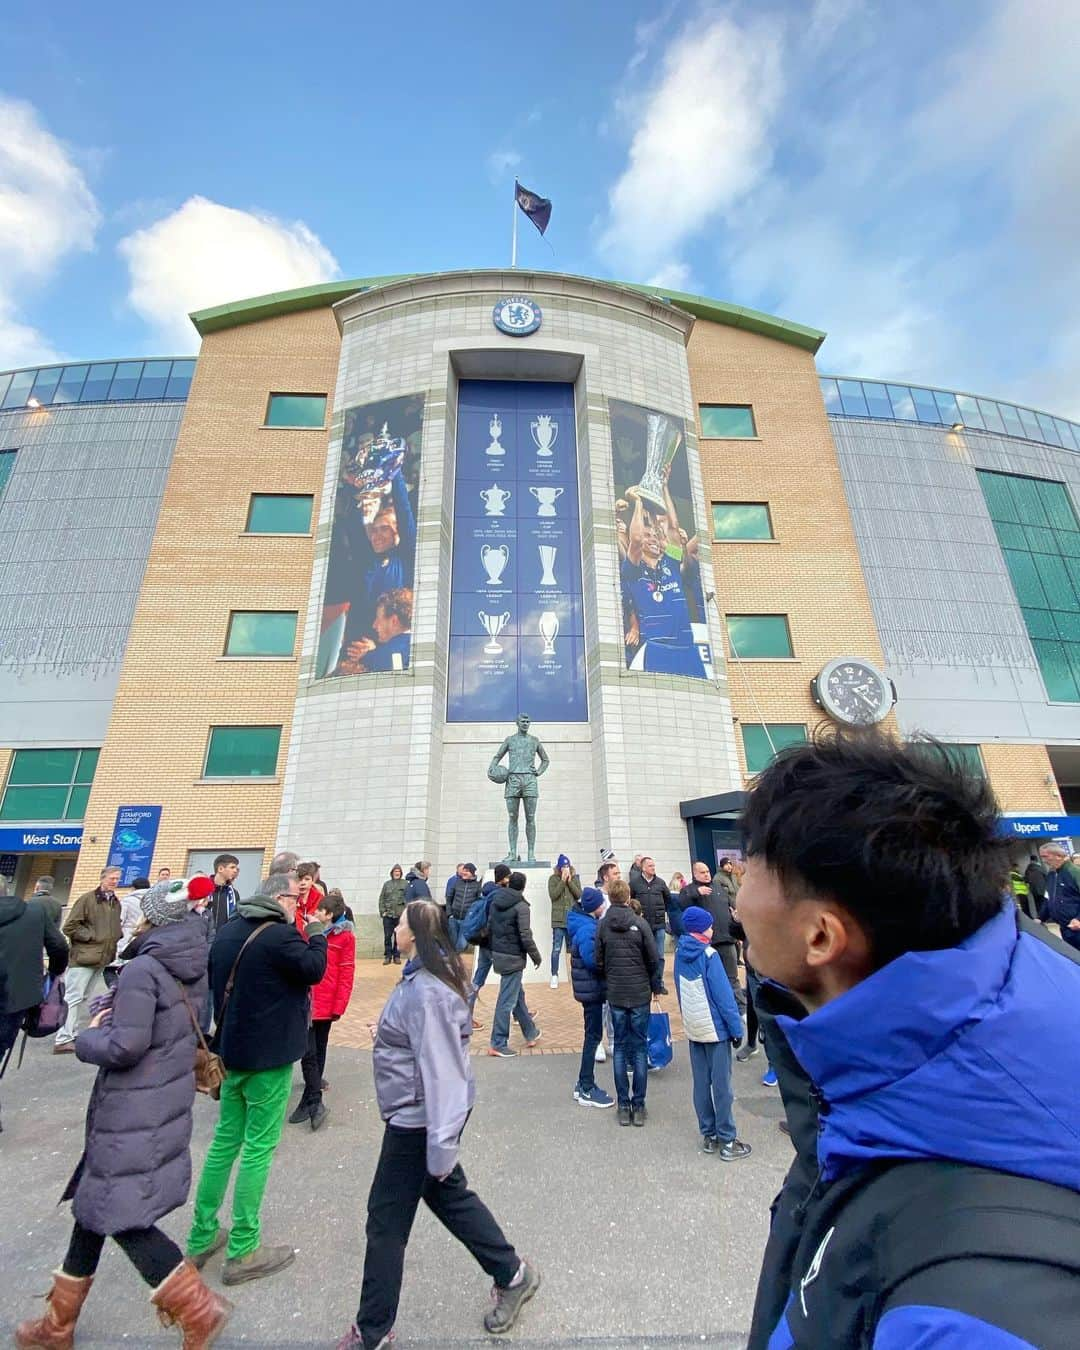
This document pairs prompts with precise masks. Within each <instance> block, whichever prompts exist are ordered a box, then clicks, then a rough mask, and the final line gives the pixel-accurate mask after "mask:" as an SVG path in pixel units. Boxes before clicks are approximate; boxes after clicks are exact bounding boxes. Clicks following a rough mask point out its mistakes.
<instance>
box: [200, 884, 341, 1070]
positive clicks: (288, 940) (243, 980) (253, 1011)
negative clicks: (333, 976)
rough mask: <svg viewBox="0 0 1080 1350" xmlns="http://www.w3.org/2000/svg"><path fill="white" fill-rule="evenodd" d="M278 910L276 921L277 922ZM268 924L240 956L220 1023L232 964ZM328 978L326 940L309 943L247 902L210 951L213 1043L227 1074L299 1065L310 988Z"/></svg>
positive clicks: (280, 915)
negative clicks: (263, 926)
mask: <svg viewBox="0 0 1080 1350" xmlns="http://www.w3.org/2000/svg"><path fill="white" fill-rule="evenodd" d="M275 909H276V910H277V915H278V917H275V916H274V912H273V911H274V910H275ZM267 919H270V920H271V923H270V926H269V927H268V928H266V929H265V930H264V931H263V932H261V933H260V934H259V936H258V937H257V938H256V939H255V940H254V942H252V944H251V946H250V947H248V949H247V951H246V952H245V953H244V955H243V958H242V959H241V961H240V964H239V966H238V967H237V970H236V982H235V984H234V985H233V991H232V994H231V995H230V997H229V1006H228V1008H227V1009H226V1011H225V1021H224V1025H223V1024H222V1020H221V1004H222V1000H223V998H224V994H225V985H226V982H227V981H228V978H229V971H230V970H232V967H233V962H234V961H235V960H236V958H237V956H238V955H239V954H240V948H241V947H242V946H243V945H244V942H245V940H246V939H247V938H248V937H250V935H251V934H252V933H253V932H254V931H255V929H256V928H258V926H259V924H260V923H264V922H265V921H266V920H267ZM325 974H326V938H325V937H323V936H322V934H313V935H312V936H311V937H309V938H308V939H307V940H306V941H305V939H304V938H302V937H301V936H300V933H299V931H298V930H297V928H296V925H295V924H292V923H289V922H288V920H287V919H286V918H285V914H284V911H282V910H281V909H280V908H278V906H276V905H273V903H272V902H271V903H270V904H268V905H266V906H265V907H263V906H259V907H258V908H257V907H256V905H255V904H254V903H253V902H251V901H245V902H243V903H242V905H241V913H240V914H239V915H238V916H237V917H236V918H235V919H232V920H230V921H229V922H228V923H227V924H226V925H225V927H224V928H219V929H218V935H217V937H216V938H215V939H214V945H213V946H212V947H211V948H210V987H211V989H212V990H213V994H214V1014H215V1017H216V1020H217V1031H216V1032H215V1042H216V1046H217V1050H218V1053H219V1054H220V1055H221V1058H222V1059H223V1060H224V1061H225V1067H226V1068H227V1069H236V1070H243V1069H249V1070H250V1069H277V1068H280V1067H281V1066H282V1065H283V1064H294V1063H295V1062H296V1061H297V1060H298V1059H301V1058H303V1054H304V1051H305V1049H306V1048H307V1038H308V1009H309V1004H310V990H311V986H312V985H314V984H318V983H319V981H320V980H321V979H322V977H323V975H325Z"/></svg>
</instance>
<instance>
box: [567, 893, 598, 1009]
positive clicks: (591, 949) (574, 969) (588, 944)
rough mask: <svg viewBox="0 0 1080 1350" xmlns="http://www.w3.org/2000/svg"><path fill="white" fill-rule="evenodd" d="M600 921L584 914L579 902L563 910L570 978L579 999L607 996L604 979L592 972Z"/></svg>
mask: <svg viewBox="0 0 1080 1350" xmlns="http://www.w3.org/2000/svg"><path fill="white" fill-rule="evenodd" d="M599 927H600V924H599V923H598V922H597V920H596V919H595V918H594V917H593V915H591V914H586V913H585V911H584V910H583V909H582V908H581V905H580V904H575V905H574V907H573V908H572V909H569V910H567V912H566V930H567V932H568V933H569V934H570V982H571V984H572V985H573V988H574V997H575V998H576V999H577V1001H578V1002H579V1003H603V1002H604V1000H605V999H606V998H607V989H606V987H605V985H604V981H603V980H602V979H601V978H600V976H599V975H597V973H596V930H597V929H598V928H599Z"/></svg>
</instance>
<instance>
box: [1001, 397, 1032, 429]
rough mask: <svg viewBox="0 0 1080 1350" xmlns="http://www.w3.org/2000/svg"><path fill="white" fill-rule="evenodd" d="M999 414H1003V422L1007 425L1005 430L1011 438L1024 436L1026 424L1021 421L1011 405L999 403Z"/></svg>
mask: <svg viewBox="0 0 1080 1350" xmlns="http://www.w3.org/2000/svg"><path fill="white" fill-rule="evenodd" d="M998 412H999V413H1001V420H1002V421H1003V422H1004V423H1005V430H1006V432H1007V433H1008V434H1009V435H1010V436H1024V435H1026V434H1027V433H1026V432H1025V431H1024V424H1023V422H1021V421H1020V414H1019V413H1018V412H1017V411H1016V409H1015V408H1014V407H1013V405H1012V404H1011V403H999V404H998Z"/></svg>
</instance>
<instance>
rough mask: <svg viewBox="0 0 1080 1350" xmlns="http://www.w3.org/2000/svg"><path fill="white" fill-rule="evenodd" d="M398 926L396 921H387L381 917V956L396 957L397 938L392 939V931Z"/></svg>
mask: <svg viewBox="0 0 1080 1350" xmlns="http://www.w3.org/2000/svg"><path fill="white" fill-rule="evenodd" d="M397 926H398V921H397V919H388V918H387V917H386V916H385V915H383V921H382V954H383V956H397V938H396V937H394V929H395V928H396V927H397Z"/></svg>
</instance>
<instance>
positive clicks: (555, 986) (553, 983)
mask: <svg viewBox="0 0 1080 1350" xmlns="http://www.w3.org/2000/svg"><path fill="white" fill-rule="evenodd" d="M558 987H559V977H558V975H552V977H551V981H550V983H549V984H548V988H549V989H558Z"/></svg>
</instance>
